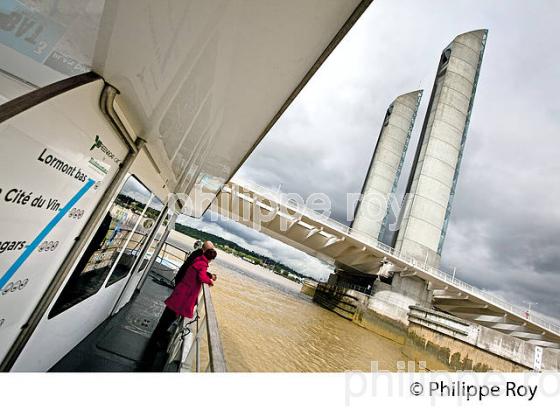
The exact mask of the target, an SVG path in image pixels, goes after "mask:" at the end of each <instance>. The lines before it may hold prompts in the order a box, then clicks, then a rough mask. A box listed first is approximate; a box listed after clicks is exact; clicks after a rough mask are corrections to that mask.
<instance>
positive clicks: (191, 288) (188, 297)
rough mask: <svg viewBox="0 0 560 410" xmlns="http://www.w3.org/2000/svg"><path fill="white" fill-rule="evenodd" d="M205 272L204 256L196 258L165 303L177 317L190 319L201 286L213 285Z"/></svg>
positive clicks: (205, 261) (206, 267)
mask: <svg viewBox="0 0 560 410" xmlns="http://www.w3.org/2000/svg"><path fill="white" fill-rule="evenodd" d="M207 270H208V259H206V257H205V256H204V255H201V256H199V257H198V258H196V259H195V260H194V262H193V264H192V265H191V266H189V268H188V269H187V272H186V273H185V276H183V279H182V280H181V282H179V284H178V285H177V286H176V287H175V290H174V291H173V293H172V294H171V296H169V298H167V300H166V301H165V304H166V306H167V307H168V308H169V309H171V310H172V311H174V312H175V313H177V314H178V315H181V316H183V317H188V318H192V317H193V313H194V307H195V306H196V302H197V301H198V295H199V294H200V288H201V287H202V284H203V283H207V284H209V285H211V284H212V283H213V282H212V279H210V277H209V276H208V273H207Z"/></svg>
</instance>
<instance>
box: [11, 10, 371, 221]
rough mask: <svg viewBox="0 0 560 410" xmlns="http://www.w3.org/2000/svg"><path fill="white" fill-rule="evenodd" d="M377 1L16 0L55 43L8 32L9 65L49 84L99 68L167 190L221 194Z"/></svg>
mask: <svg viewBox="0 0 560 410" xmlns="http://www.w3.org/2000/svg"><path fill="white" fill-rule="evenodd" d="M371 1H372V0H364V1H361V0H343V1H341V0H282V1H262V0H249V1H242V0H231V1H226V0H206V1H197V0H193V1H185V0H171V1H165V2H163V1H150V0H111V1H107V2H105V1H103V0H79V1H76V0H73V1H58V2H50V1H47V2H42V3H41V4H39V5H37V4H36V3H37V2H34V1H22V2H18V1H15V0H8V1H7V3H6V4H5V5H3V6H2V10H0V12H2V13H3V14H4V15H8V16H9V15H12V13H21V14H24V15H26V16H27V17H28V18H33V19H34V20H35V22H36V26H39V25H43V27H44V29H43V31H42V32H41V33H43V34H44V33H47V34H48V35H46V37H45V38H47V39H48V40H49V41H47V43H49V42H50V43H49V44H48V45H47V47H46V48H47V50H45V51H46V52H45V53H44V57H40V58H37V55H33V54H32V53H31V52H30V51H29V50H26V48H25V44H23V45H21V44H19V43H18V42H17V41H16V40H18V39H16V38H15V37H14V39H11V38H9V37H8V38H3V39H2V40H1V41H0V42H1V43H2V44H0V55H1V56H2V59H1V61H2V63H1V67H0V68H1V69H2V70H3V71H4V72H9V73H14V67H16V66H17V67H21V66H22V64H21V63H22V59H24V60H25V61H23V62H24V63H27V64H24V65H25V66H26V67H27V69H26V70H25V71H26V72H24V73H22V71H21V69H19V71H17V72H18V73H19V74H20V75H22V76H23V79H25V80H26V81H29V82H30V83H33V84H36V85H39V86H41V85H46V83H49V82H52V81H55V80H57V79H60V78H65V77H68V76H71V75H74V74H79V73H81V72H84V71H88V70H90V69H91V70H93V71H95V72H96V73H98V74H100V75H101V76H102V77H103V78H104V79H105V80H106V81H107V82H108V83H110V84H111V85H113V86H114V87H115V88H117V89H118V90H119V91H120V95H119V96H118V97H117V99H116V105H117V107H116V110H117V112H119V111H120V114H122V115H123V116H124V118H125V125H126V126H127V127H128V128H129V129H130V130H131V131H132V132H133V133H134V134H133V135H137V136H140V137H141V138H143V139H145V140H146V141H147V145H146V149H147V151H148V157H149V158H150V159H151V160H152V162H153V163H154V165H155V166H156V168H157V170H158V171H159V172H160V177H161V179H160V178H158V179H157V180H159V181H163V182H164V184H165V186H164V190H163V192H180V193H191V192H192V189H193V187H194V186H195V185H197V186H199V187H201V186H202V187H203V188H204V191H205V192H210V193H213V194H216V193H217V192H218V191H219V190H220V189H221V187H222V186H223V184H224V183H225V182H227V181H228V180H229V179H230V178H231V177H232V176H233V174H234V173H235V172H236V170H237V169H238V168H239V167H240V166H241V164H242V163H243V161H244V160H245V159H246V158H247V156H248V155H249V154H250V153H251V151H252V150H253V148H254V147H255V146H256V144H257V143H258V142H259V141H260V140H261V139H262V138H263V137H264V135H265V134H266V133H267V131H268V130H269V129H270V128H271V127H272V125H273V124H274V123H275V122H276V120H277V119H278V118H279V116H280V115H281V114H282V112H283V111H284V110H285V109H286V108H287V107H288V105H289V104H290V103H291V101H292V100H293V99H294V98H295V96H296V95H297V94H298V92H299V91H300V90H301V88H302V87H303V86H304V85H305V84H306V82H307V81H308V80H309V78H310V77H311V76H312V75H313V74H314V73H315V71H316V70H317V69H318V68H319V66H320V65H321V64H322V63H323V61H324V60H325V59H326V57H327V56H328V55H329V54H330V52H331V51H332V50H333V49H334V47H335V46H336V45H337V44H338V43H339V42H340V40H341V39H342V38H343V37H344V35H345V34H346V33H347V32H348V30H349V29H350V28H351V27H352V25H353V24H354V23H355V21H356V20H357V19H358V18H359V16H360V15H361V14H362V13H363V12H364V10H365V9H366V8H367V6H368V5H369V4H370V3H371ZM26 9H27V10H26ZM14 10H15V11H14ZM43 34H41V35H43ZM14 36H15V33H14ZM18 41H19V40H18ZM28 51H29V52H28ZM43 51H44V50H41V52H43ZM11 64H14V66H13V67H10V65H11ZM147 183H148V184H149V181H147ZM149 188H150V189H152V190H154V192H162V186H161V184H160V186H159V187H149ZM203 211H204V209H201V210H200V208H199V211H197V212H194V213H198V214H201V213H202V212H203ZM192 216H200V215H192Z"/></svg>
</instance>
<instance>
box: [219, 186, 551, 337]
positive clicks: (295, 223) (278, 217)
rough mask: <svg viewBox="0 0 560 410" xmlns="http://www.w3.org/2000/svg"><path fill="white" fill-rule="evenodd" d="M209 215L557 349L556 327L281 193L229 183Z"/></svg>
mask: <svg viewBox="0 0 560 410" xmlns="http://www.w3.org/2000/svg"><path fill="white" fill-rule="evenodd" d="M212 210H213V211H215V212H217V213H220V214H222V215H223V216H226V217H228V218H230V219H234V220H236V221H238V222H240V223H242V224H245V225H247V226H249V227H252V228H255V229H258V230H260V231H263V232H265V233H266V234H268V235H270V236H271V237H273V238H276V239H278V240H280V241H282V242H285V243H287V244H289V245H292V246H294V247H295V248H297V249H300V250H302V251H304V252H306V253H308V254H310V255H313V256H316V257H318V258H320V259H323V260H326V261H327V262H330V263H336V264H338V265H343V266H346V267H348V268H350V269H352V270H355V271H358V272H361V273H364V274H369V275H379V276H388V275H391V274H401V275H411V276H417V277H419V278H421V279H423V280H425V281H426V282H428V285H429V287H430V289H432V290H434V300H433V302H434V306H436V307H437V308H439V309H441V310H444V311H446V312H448V313H451V314H453V315H455V316H458V317H461V318H464V319H467V320H470V321H472V322H475V323H478V324H481V325H483V326H486V327H490V328H493V329H496V330H498V331H500V332H502V333H506V334H510V335H513V336H516V337H519V338H521V339H523V340H527V341H529V342H531V343H534V344H536V345H539V346H543V347H551V348H560V326H559V325H558V324H556V323H552V322H550V321H548V320H546V319H545V318H544V317H541V316H539V315H538V314H531V315H530V316H529V315H527V314H526V312H525V309H523V308H521V307H518V306H515V305H513V304H511V303H509V302H507V301H505V300H503V299H501V298H499V297H497V296H494V295H492V294H490V293H488V292H485V291H482V290H480V289H477V288H475V287H474V286H471V285H469V284H468V283H465V282H463V281H460V280H458V279H456V278H455V276H454V275H451V274H449V273H445V272H442V271H440V270H438V269H436V268H434V267H432V266H428V265H426V264H425V263H423V262H420V261H417V260H415V259H413V258H411V257H409V256H407V255H403V254H401V253H400V252H398V251H396V250H395V249H393V248H391V247H389V246H387V245H385V244H384V243H381V242H379V241H378V240H377V239H376V238H372V237H370V236H368V235H366V234H364V233H362V232H359V231H355V230H352V229H351V228H349V227H348V226H346V225H343V224H340V223H338V222H336V221H333V220H332V219H329V218H327V217H325V216H323V215H319V214H317V213H316V212H314V211H312V210H310V209H308V208H305V207H304V206H301V205H296V204H291V203H290V202H289V201H286V198H285V197H283V196H282V194H281V193H279V192H275V191H271V190H268V189H266V188H263V187H258V186H255V185H253V184H247V183H243V184H238V183H235V182H229V183H228V184H227V185H225V186H224V187H223V189H222V191H221V193H220V194H219V195H218V197H217V200H216V201H215V202H214V204H213V205H212Z"/></svg>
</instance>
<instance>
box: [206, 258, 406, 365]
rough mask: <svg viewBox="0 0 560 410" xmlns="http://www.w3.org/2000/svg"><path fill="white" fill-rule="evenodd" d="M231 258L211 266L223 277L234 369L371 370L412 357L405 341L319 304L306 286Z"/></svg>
mask: <svg viewBox="0 0 560 410" xmlns="http://www.w3.org/2000/svg"><path fill="white" fill-rule="evenodd" d="M227 256H229V258H228V260H227V261H223V260H222V261H219V262H218V261H216V262H215V263H214V264H213V266H211V270H212V272H213V273H216V274H218V275H219V278H218V281H217V282H216V286H214V287H213V288H212V298H213V300H214V305H215V308H216V314H217V316H218V321H219V326H220V333H221V336H222V341H223V345H224V353H225V356H226V361H227V365H228V370H229V371H240V372H245V371H250V372H277V371H281V372H339V371H346V370H359V371H370V369H371V368H372V367H371V366H372V361H377V363H378V364H377V366H378V367H377V368H378V369H382V370H390V371H396V370H397V362H398V361H407V360H408V358H407V357H406V356H405V355H404V354H403V353H402V352H401V347H402V346H401V345H400V344H398V343H396V342H394V341H391V340H389V339H386V338H383V337H381V336H378V335H376V334H375V333H373V332H371V331H368V330H365V329H363V328H361V327H359V326H358V325H356V324H354V323H352V322H350V321H348V320H346V319H343V318H342V317H340V316H338V315H337V314H335V313H333V312H331V311H329V310H326V309H324V308H322V307H320V306H318V305H316V304H314V303H313V302H312V301H311V299H310V298H309V297H307V296H305V295H301V294H300V293H299V288H300V285H298V284H296V283H294V282H291V281H289V280H287V279H284V278H282V277H279V276H278V275H275V274H274V273H272V272H271V271H266V270H264V269H262V270H263V271H264V272H258V270H259V269H254V268H257V267H252V266H243V265H245V264H246V265H250V264H249V263H245V261H239V260H237V261H235V260H232V259H234V258H233V257H231V255H227ZM235 259H237V258H235ZM232 262H233V263H232ZM252 268H253V269H252ZM266 274H268V275H267V276H268V277H267V276H265V275H266Z"/></svg>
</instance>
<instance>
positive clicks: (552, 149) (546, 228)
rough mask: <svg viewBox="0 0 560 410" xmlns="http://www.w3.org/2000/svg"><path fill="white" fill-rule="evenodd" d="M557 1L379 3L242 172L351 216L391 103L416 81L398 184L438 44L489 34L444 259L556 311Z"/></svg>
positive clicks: (236, 233) (317, 269) (257, 242)
mask: <svg viewBox="0 0 560 410" xmlns="http://www.w3.org/2000/svg"><path fill="white" fill-rule="evenodd" d="M559 17H560V2H558V1H553V0H551V1H544V0H539V1H533V2H527V1H514V0H507V1H506V0H502V1H500V0H496V1H491V2H490V1H487V0H468V1H467V0H465V1H459V0H454V1H452V2H450V1H446V0H424V1H418V0H375V1H374V2H373V4H372V5H371V6H370V8H369V9H368V10H367V11H366V13H365V14H364V15H363V17H362V18H361V19H360V21H359V22H358V23H357V24H356V26H355V27H354V28H353V29H352V31H351V32H350V33H349V34H348V36H347V37H346V38H345V39H344V41H343V42H342V43H341V44H340V46H339V47H338V48H337V49H336V50H335V51H334V53H333V54H332V55H331V57H330V58H329V59H328V61H327V62H326V63H325V64H324V65H323V67H322V68H321V69H320V71H319V72H318V73H317V74H316V75H315V77H314V78H313V79H312V80H311V81H310V83H309V84H308V85H307V87H306V88H305V89H304V90H303V91H302V93H301V94H300V95H299V97H298V98H297V99H296V101H295V102H294V103H293V104H292V105H291V107H290V108H289V109H288V110H287V112H286V113H285V114H284V116H283V117H282V118H281V119H280V121H279V122H278V123H277V124H276V125H275V127H274V128H273V129H272V130H271V132H270V133H269V135H268V136H267V137H266V138H265V139H264V140H263V142H262V143H261V144H260V145H259V147H258V148H257V149H256V150H255V152H254V153H253V154H252V155H251V157H250V158H249V160H248V161H247V162H246V163H245V164H244V165H243V167H242V168H241V169H240V171H239V172H238V174H237V176H236V177H237V179H239V180H250V181H254V182H256V183H258V184H261V185H264V186H269V187H273V188H275V187H278V186H281V189H282V191H284V192H297V193H299V194H301V195H303V196H304V197H306V196H308V195H309V194H310V193H312V192H325V193H327V194H328V195H329V196H330V198H331V200H332V203H333V217H334V218H335V219H337V220H340V221H346V213H347V209H346V193H348V192H359V191H360V189H361V186H362V183H363V180H364V177H365V173H366V171H367V167H368V164H369V161H370V158H371V155H372V153H373V150H374V147H375V143H376V140H377V136H378V134H379V129H380V126H381V122H382V120H383V117H384V115H385V111H386V109H387V106H388V105H389V103H390V102H391V101H392V100H393V99H394V98H395V97H396V96H398V95H400V94H403V93H406V92H410V91H413V90H416V89H419V88H422V89H424V90H425V97H424V100H423V102H422V105H421V107H420V110H419V115H418V118H417V121H416V126H415V129H414V133H413V136H412V142H411V149H409V152H408V155H407V166H406V168H405V169H404V171H403V174H402V175H403V177H402V178H401V181H400V182H401V184H400V187H399V192H400V193H401V194H402V192H403V190H404V187H403V185H404V184H405V183H406V180H407V177H408V172H409V169H410V163H411V160H412V157H413V155H414V151H415V148H416V143H417V140H418V136H419V132H420V129H421V125H422V122H423V119H424V113H425V110H426V106H427V103H428V99H429V95H430V91H431V86H432V83H433V79H434V75H435V70H436V67H437V64H438V59H439V55H440V53H441V51H442V49H443V48H444V47H445V46H446V45H447V44H449V43H450V42H451V40H452V39H453V38H454V37H455V36H456V35H458V34H460V33H462V32H465V31H470V30H474V29H480V28H487V29H488V30H489V35H488V43H487V47H486V52H485V56H484V61H483V64H482V71H481V75H480V79H479V84H478V91H477V95H476V101H475V105H474V109H473V113H472V117H471V124H470V129H469V135H468V140H467V145H466V149H465V152H464V159H463V163H462V171H461V176H460V178H459V184H458V188H457V194H456V197H455V201H454V209H453V212H452V217H451V222H450V224H449V228H448V235H447V240H446V244H445V246H444V249H443V262H442V264H443V266H444V267H445V268H447V269H450V270H452V269H453V267H457V272H458V273H457V276H458V277H459V278H461V279H463V280H466V281H468V282H469V283H471V284H473V285H476V286H478V287H480V288H484V289H487V290H491V291H493V292H496V293H498V294H501V295H502V296H504V297H507V298H508V299H511V300H513V301H517V302H518V303H522V301H532V302H538V305H537V306H536V309H537V310H541V311H543V312H544V313H547V314H550V315H554V316H557V317H560V299H559V298H558V297H557V293H558V291H559V290H560V209H559V208H558V204H557V202H558V199H559V198H560V188H559V187H560V184H559V181H558V179H559V177H560V161H559V158H560V141H559V138H560V103H559V102H558V98H557V93H558V91H559V90H560V71H559V65H560V64H559V63H560V57H559V55H558V50H559V49H560V33H559V31H560V29H558V19H559ZM194 223H195V224H196V225H197V226H199V227H203V228H204V229H209V230H212V231H213V232H215V233H218V234H221V235H222V236H224V237H226V238H229V239H234V240H237V241H238V242H240V244H242V245H246V246H247V247H250V248H252V249H255V250H257V251H260V252H262V253H265V254H268V255H272V256H276V257H277V258H278V259H281V260H282V261H284V262H285V263H288V264H290V265H291V266H293V267H295V268H296V269H299V270H301V271H302V272H305V273H313V274H315V275H317V276H322V277H324V276H325V275H326V274H327V272H328V268H327V267H326V266H325V265H323V264H321V263H319V262H318V261H316V260H314V259H313V258H311V257H307V256H306V255H304V254H302V253H301V252H298V251H295V250H293V249H291V248H289V247H287V246H285V245H283V244H280V243H279V242H277V241H274V240H272V239H269V238H267V237H265V236H264V235H262V234H259V233H258V232H254V231H251V230H249V229H246V228H244V227H241V226H239V225H237V224H234V223H220V224H208V223H205V220H202V221H198V222H194Z"/></svg>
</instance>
